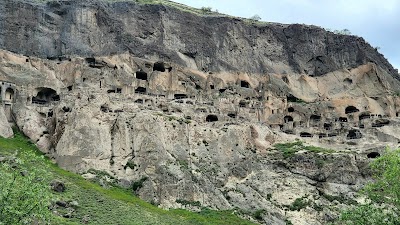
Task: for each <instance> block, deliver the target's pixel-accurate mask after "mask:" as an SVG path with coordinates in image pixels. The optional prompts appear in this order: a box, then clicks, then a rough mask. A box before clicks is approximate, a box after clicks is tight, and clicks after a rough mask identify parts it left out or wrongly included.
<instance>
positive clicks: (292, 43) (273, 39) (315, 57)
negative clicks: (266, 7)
mask: <svg viewBox="0 0 400 225" xmlns="http://www.w3.org/2000/svg"><path fill="white" fill-rule="evenodd" d="M0 48H2V49H7V50H9V51H12V52H16V53H19V54H23V55H28V56H39V57H42V58H58V57H64V56H71V55H79V56H83V57H90V56H99V55H100V56H101V55H110V54H116V53H124V52H126V51H129V52H130V53H132V54H134V55H135V56H138V57H145V58H148V59H152V60H158V59H161V60H165V61H170V62H174V63H178V64H180V65H185V66H187V67H192V68H193V69H198V70H202V71H207V72H208V71H212V72H218V71H243V72H251V73H260V74H262V73H266V72H276V73H292V72H295V73H306V74H308V75H315V76H319V75H323V74H326V73H328V72H332V71H335V70H337V69H341V68H354V67H357V66H359V65H362V64H365V63H368V62H372V63H375V64H379V65H380V67H381V68H383V69H384V70H385V71H386V72H388V73H389V74H391V75H393V76H396V77H397V76H398V74H397V72H396V71H395V70H394V69H393V67H392V66H391V65H390V64H389V63H388V62H387V60H386V59H385V58H384V57H383V56H382V55H381V54H379V53H378V52H377V50H376V49H374V48H372V47H371V46H370V45H369V44H368V43H366V42H365V41H364V39H362V38H360V37H356V36H348V35H337V34H334V33H332V32H327V31H325V30H324V29H322V28H319V27H315V26H305V25H299V24H294V25H283V24H275V23H268V24H256V23H251V22H249V21H243V20H242V19H238V18H230V17H224V16H199V15H196V14H193V13H190V12H185V11H181V10H179V9H176V8H174V7H168V6H164V5H152V4H150V5H140V4H137V3H134V2H130V1H127V2H114V3H112V1H111V2H110V1H93V0H90V1H80V0H64V1H50V2H48V3H47V4H44V3H42V4H39V3H37V1H33V3H32V2H30V1H26V0H4V1H1V2H0Z"/></svg>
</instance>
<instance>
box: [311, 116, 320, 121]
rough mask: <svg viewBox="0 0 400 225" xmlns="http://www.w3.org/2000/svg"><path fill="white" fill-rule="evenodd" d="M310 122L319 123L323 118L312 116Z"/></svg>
mask: <svg viewBox="0 0 400 225" xmlns="http://www.w3.org/2000/svg"><path fill="white" fill-rule="evenodd" d="M310 120H311V121H314V122H319V121H321V116H319V115H311V116H310Z"/></svg>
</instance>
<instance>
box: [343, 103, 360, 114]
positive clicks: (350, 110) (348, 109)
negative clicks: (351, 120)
mask: <svg viewBox="0 0 400 225" xmlns="http://www.w3.org/2000/svg"><path fill="white" fill-rule="evenodd" d="M359 111H360V110H358V109H357V108H356V107H354V106H352V105H351V106H347V107H346V109H345V113H346V114H349V113H356V112H359Z"/></svg>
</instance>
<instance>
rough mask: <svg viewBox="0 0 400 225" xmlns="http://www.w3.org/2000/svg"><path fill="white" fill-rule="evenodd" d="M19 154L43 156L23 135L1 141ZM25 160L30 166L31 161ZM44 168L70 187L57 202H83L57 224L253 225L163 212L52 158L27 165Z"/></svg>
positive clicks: (222, 215) (221, 215)
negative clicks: (71, 216) (52, 160)
mask: <svg viewBox="0 0 400 225" xmlns="http://www.w3.org/2000/svg"><path fill="white" fill-rule="evenodd" d="M16 151H18V152H24V151H25V152H35V153H36V154H38V155H40V154H41V153H40V152H39V151H38V149H37V148H36V147H35V146H34V145H33V144H31V143H30V142H29V140H28V139H26V138H25V137H24V136H23V135H21V134H20V133H17V134H16V135H15V137H14V138H12V139H4V138H0V155H3V156H4V155H11V154H14V153H15V152H16ZM19 157H23V155H19ZM24 161H25V162H26V163H28V164H29V160H28V159H24ZM44 165H48V166H49V168H50V169H49V170H48V173H49V175H50V177H51V178H52V179H59V180H62V181H63V182H65V184H66V187H67V190H66V191H65V192H64V193H61V194H58V193H54V196H53V199H54V200H64V201H68V200H76V201H77V202H78V203H79V207H78V208H77V210H76V212H75V213H74V214H73V218H71V219H64V218H60V217H57V216H55V215H54V217H53V222H52V223H54V224H81V223H80V221H81V220H82V218H83V217H84V216H85V215H89V217H90V222H89V224H121V225H122V224H175V225H179V224H252V223H251V222H249V221H246V220H243V219H241V218H239V217H237V216H236V215H234V214H233V212H232V211H214V210H208V209H206V210H203V211H201V212H199V213H195V212H189V211H187V210H169V211H167V210H163V209H160V208H157V207H156V206H153V205H151V204H149V203H146V202H145V201H143V200H140V199H139V198H137V197H135V196H134V195H132V194H131V192H130V191H128V190H124V189H121V188H116V187H113V188H109V189H104V188H102V187H100V186H99V185H98V184H95V183H92V182H89V181H87V180H85V179H83V178H82V177H81V176H79V175H76V174H73V173H71V172H68V171H65V170H63V169H60V168H59V167H57V166H56V165H55V164H53V163H51V162H50V161H49V160H48V159H43V160H42V162H41V163H35V165H27V166H32V167H33V166H34V167H41V166H42V167H44ZM47 182H50V181H47Z"/></svg>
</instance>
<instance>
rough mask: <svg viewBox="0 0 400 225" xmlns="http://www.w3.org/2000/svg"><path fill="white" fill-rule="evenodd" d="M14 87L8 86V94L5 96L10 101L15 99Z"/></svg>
mask: <svg viewBox="0 0 400 225" xmlns="http://www.w3.org/2000/svg"><path fill="white" fill-rule="evenodd" d="M14 93H15V92H14V89H12V88H10V87H9V88H7V89H6V96H5V98H6V99H5V100H8V101H13V99H14Z"/></svg>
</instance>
